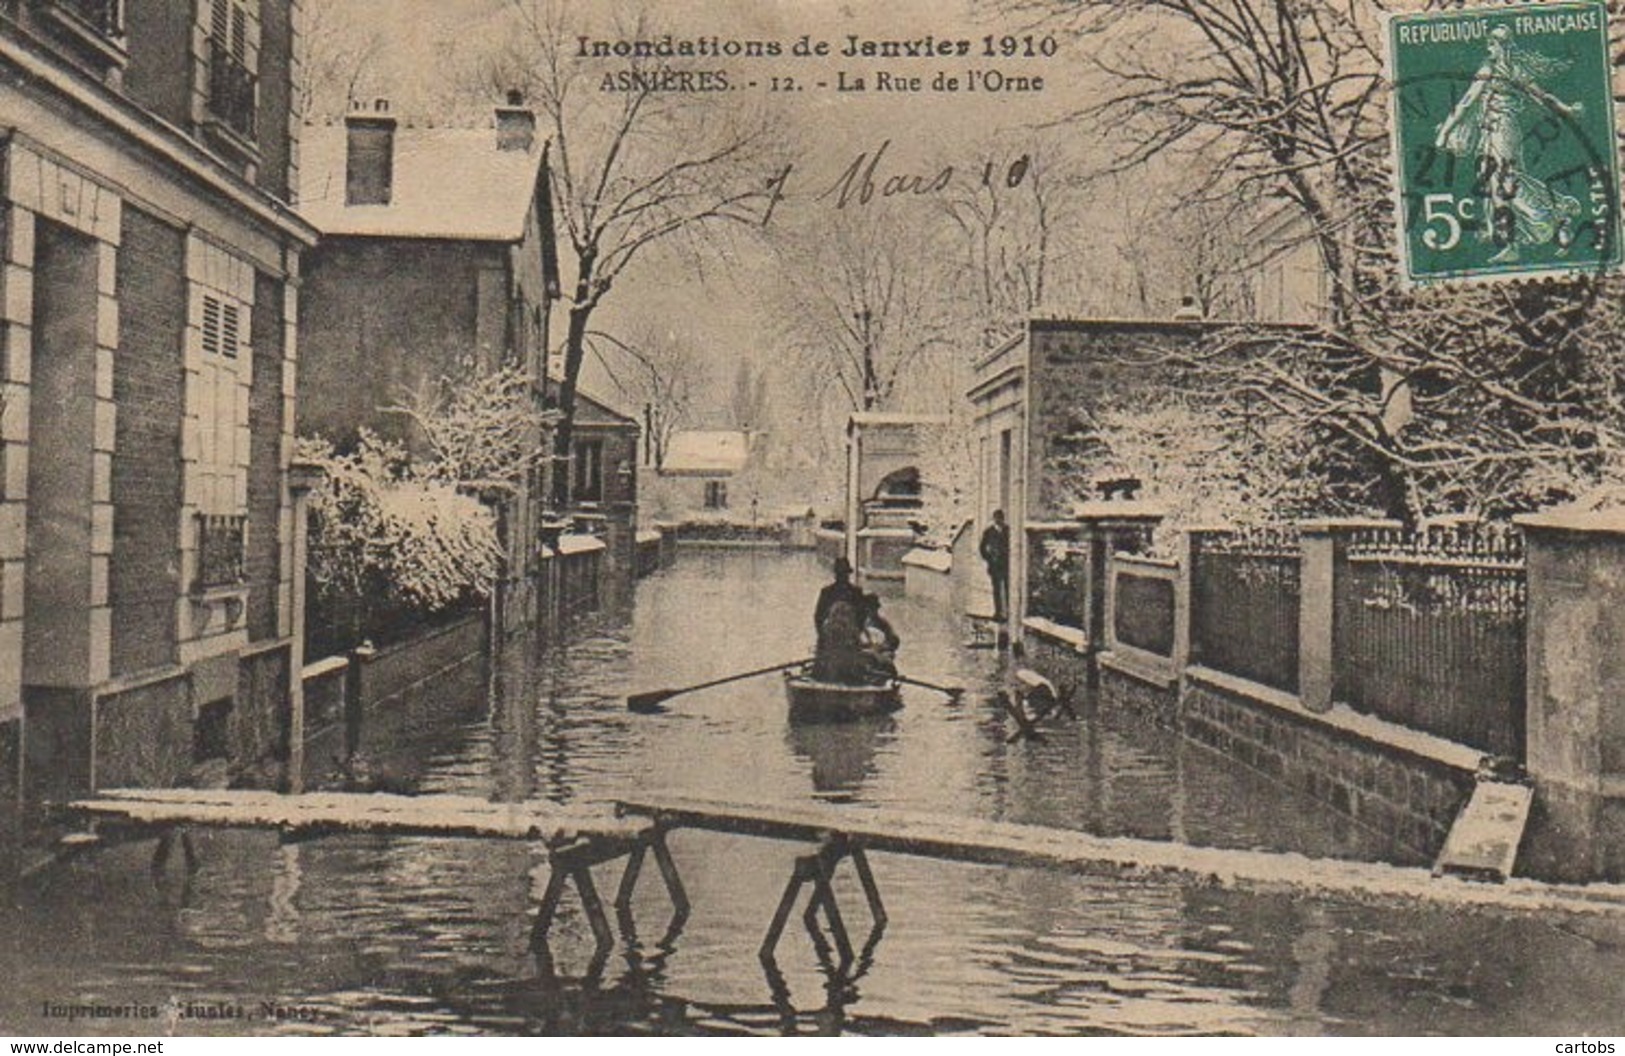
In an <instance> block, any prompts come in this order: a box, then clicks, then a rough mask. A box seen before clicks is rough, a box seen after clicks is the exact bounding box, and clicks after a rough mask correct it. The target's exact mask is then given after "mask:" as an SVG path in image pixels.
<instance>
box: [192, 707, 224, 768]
mask: <svg viewBox="0 0 1625 1056" xmlns="http://www.w3.org/2000/svg"><path fill="white" fill-rule="evenodd" d="M230 756H231V698H230V697H226V698H224V699H222V700H213V701H210V702H209V703H207V704H205V705H203V706H202V707H201V708H199V709H198V713H197V719H196V720H195V721H194V723H193V726H192V762H194V763H207V762H211V761H213V760H215V759H227V758H230Z"/></svg>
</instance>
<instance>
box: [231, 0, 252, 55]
mask: <svg viewBox="0 0 1625 1056" xmlns="http://www.w3.org/2000/svg"><path fill="white" fill-rule="evenodd" d="M231 54H232V57H233V58H235V59H236V60H237V61H238V62H240V63H242V64H243V65H245V66H246V65H248V12H246V11H244V10H243V9H242V7H241V6H239V5H237V4H232V5H231Z"/></svg>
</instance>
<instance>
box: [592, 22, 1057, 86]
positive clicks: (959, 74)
mask: <svg viewBox="0 0 1625 1056" xmlns="http://www.w3.org/2000/svg"><path fill="white" fill-rule="evenodd" d="M1062 51H1063V49H1062V46H1061V42H1060V40H1059V38H1057V37H1055V36H1054V35H1051V34H1044V33H1019V34H1014V33H1003V34H1001V33H989V34H984V35H982V36H965V35H960V34H946V35H939V34H936V33H925V34H922V35H920V36H917V37H909V38H901V39H897V38H884V39H882V38H872V37H866V36H860V35H857V34H846V35H842V36H834V37H819V36H814V35H812V34H807V33H803V34H801V35H799V36H795V37H790V38H769V39H743V38H737V37H725V36H706V35H698V36H675V35H673V34H669V33H668V34H662V35H659V36H655V37H650V38H639V39H623V38H606V37H591V36H580V37H577V38H576V56H577V57H578V58H581V59H589V60H602V61H603V63H604V70H603V72H602V74H601V75H600V76H599V78H598V87H599V89H600V90H601V91H605V92H739V91H743V92H761V93H772V94H778V93H797V92H809V93H830V94H848V93H854V94H855V93H866V94H888V95H907V94H920V95H925V94H939V95H941V94H955V93H976V94H984V95H986V94H992V95H1032V94H1033V93H1037V92H1043V91H1045V90H1046V89H1047V88H1050V87H1053V83H1052V82H1053V80H1054V76H1055V74H1054V72H1053V71H1054V69H1055V66H1056V60H1058V59H1060V58H1061V57H1062Z"/></svg>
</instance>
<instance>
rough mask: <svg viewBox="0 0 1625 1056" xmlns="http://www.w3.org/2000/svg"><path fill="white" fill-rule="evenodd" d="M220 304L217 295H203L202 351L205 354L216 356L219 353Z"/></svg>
mask: <svg viewBox="0 0 1625 1056" xmlns="http://www.w3.org/2000/svg"><path fill="white" fill-rule="evenodd" d="M221 307H222V305H221V303H220V299H219V298H218V297H210V296H208V295H207V294H205V295H204V297H203V352H204V354H205V355H212V356H218V355H219V354H220V322H221V320H220V315H221V312H220V309H221Z"/></svg>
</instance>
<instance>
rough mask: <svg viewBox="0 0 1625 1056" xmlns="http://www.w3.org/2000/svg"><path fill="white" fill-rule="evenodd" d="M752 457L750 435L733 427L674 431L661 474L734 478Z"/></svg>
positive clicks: (667, 447)
mask: <svg viewBox="0 0 1625 1056" xmlns="http://www.w3.org/2000/svg"><path fill="white" fill-rule="evenodd" d="M749 458H750V437H749V436H748V435H747V434H745V433H741V432H736V431H733V430H725V429H719V430H710V431H702V430H694V431H690V432H684V433H674V434H672V438H671V441H670V443H668V444H667V446H666V458H665V460H664V461H663V462H662V463H661V464H660V473H661V475H662V476H667V477H731V476H733V475H734V474H735V473H738V472H740V471H741V470H743V469H744V468H745V463H746V462H747V461H748V460H749Z"/></svg>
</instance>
